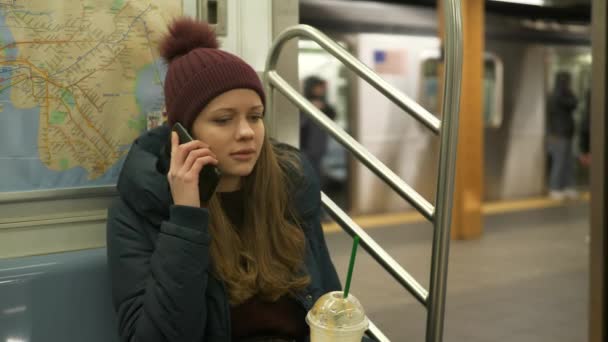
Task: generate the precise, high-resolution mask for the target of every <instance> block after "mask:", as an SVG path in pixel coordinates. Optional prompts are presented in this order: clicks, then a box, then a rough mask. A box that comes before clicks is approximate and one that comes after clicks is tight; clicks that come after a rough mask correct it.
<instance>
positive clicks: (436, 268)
mask: <svg viewBox="0 0 608 342" xmlns="http://www.w3.org/2000/svg"><path fill="white" fill-rule="evenodd" d="M443 15H444V22H445V23H446V37H445V39H444V42H445V71H444V89H443V105H442V109H441V118H442V120H443V122H442V129H441V135H440V139H441V142H440V148H439V177H438V180H437V192H436V199H435V205H436V206H437V208H436V212H435V215H436V216H435V221H434V222H433V225H434V230H433V249H432V257H431V277H430V285H429V306H428V312H427V320H426V324H427V325H426V341H427V342H441V341H442V339H443V323H444V316H445V296H446V289H447V277H448V256H449V253H450V228H451V227H450V224H451V219H452V195H453V193H454V175H455V174H456V152H457V143H458V118H459V113H460V81H461V79H462V12H461V8H460V0H444V4H443Z"/></svg>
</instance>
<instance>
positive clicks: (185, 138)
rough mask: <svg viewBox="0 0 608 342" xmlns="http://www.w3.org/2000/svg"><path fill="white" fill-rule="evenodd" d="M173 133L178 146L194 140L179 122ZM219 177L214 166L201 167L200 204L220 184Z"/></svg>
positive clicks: (205, 200)
mask: <svg viewBox="0 0 608 342" xmlns="http://www.w3.org/2000/svg"><path fill="white" fill-rule="evenodd" d="M173 131H174V132H176V133H177V136H178V138H179V143H180V145H181V144H185V143H187V142H190V141H192V140H194V139H192V137H191V136H190V134H189V133H188V131H187V130H186V129H185V128H184V126H182V125H181V124H180V123H179V122H177V123H175V124H174V125H173ZM221 176H222V174H221V172H220V170H218V168H217V167H215V165H211V164H207V165H205V166H203V169H202V170H201V172H200V173H199V178H198V191H199V196H200V198H201V201H202V202H208V201H209V199H210V198H211V196H212V195H213V193H214V192H215V188H217V185H218V183H219V182H220V177H221Z"/></svg>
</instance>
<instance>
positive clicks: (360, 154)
mask: <svg viewBox="0 0 608 342" xmlns="http://www.w3.org/2000/svg"><path fill="white" fill-rule="evenodd" d="M299 26H300V25H299ZM311 29H312V28H311ZM319 34H322V33H320V32H319ZM328 39H329V38H328ZM266 82H267V83H269V84H270V85H271V86H274V87H276V88H277V90H279V91H280V92H281V93H282V94H283V95H285V96H286V97H287V98H288V99H289V100H291V101H292V102H293V103H294V104H295V105H297V106H298V107H299V108H300V109H301V110H302V111H304V112H305V113H307V114H309V115H310V116H311V117H312V119H313V120H314V121H315V122H316V123H317V124H320V125H321V126H322V127H323V128H325V129H326V130H327V131H328V132H329V133H330V134H331V135H332V136H333V137H334V138H335V139H336V140H338V141H339V142H340V143H342V145H344V147H346V148H347V149H348V150H349V151H351V152H352V153H353V154H354V155H355V157H357V159H359V161H361V162H362V163H363V164H365V166H367V167H368V168H369V169H370V170H371V171H373V172H374V173H375V174H376V175H377V176H378V177H380V178H381V179H382V180H383V181H384V182H385V183H386V184H387V185H388V186H390V187H391V188H392V189H393V190H394V191H395V192H397V194H399V195H400V196H401V198H403V199H405V200H406V201H408V202H409V203H410V204H411V205H413V206H414V207H415V208H416V209H418V211H420V212H421V213H422V214H423V215H424V216H425V217H426V218H427V219H429V220H433V213H434V211H435V208H434V207H433V205H432V204H431V203H429V201H427V200H426V199H425V198H424V197H422V196H421V195H420V194H419V193H418V192H416V190H414V189H412V187H410V186H409V185H408V184H407V183H405V182H404V181H403V180H402V179H401V178H400V177H399V176H397V175H396V174H395V173H394V172H393V171H392V170H391V169H389V168H388V167H387V166H386V165H384V164H383V163H382V162H381V161H380V160H378V158H376V157H374V155H373V154H371V153H370V152H369V151H367V149H366V148H365V147H363V146H362V145H361V144H359V143H358V142H357V141H356V140H355V139H353V138H352V137H351V136H350V135H348V133H346V132H345V131H344V130H343V129H342V128H341V127H340V126H338V125H337V124H336V123H335V122H333V121H332V120H331V119H329V118H328V117H327V116H326V115H325V114H323V113H322V112H321V111H320V110H319V109H318V108H317V107H315V106H314V105H313V104H312V103H310V101H308V100H307V99H305V98H304V97H303V96H302V95H300V93H298V92H297V91H296V90H295V89H293V87H291V85H289V83H287V82H286V81H285V80H284V79H283V78H282V77H281V76H279V75H278V74H277V72H276V71H266ZM272 97H273V95H272V91H269V92H268V94H267V95H266V103H267V107H268V108H272Z"/></svg>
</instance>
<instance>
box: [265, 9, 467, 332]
mask: <svg viewBox="0 0 608 342" xmlns="http://www.w3.org/2000/svg"><path fill="white" fill-rule="evenodd" d="M445 1H446V2H447V3H446V5H445V6H444V16H445V22H446V23H448V25H447V30H446V32H447V37H446V39H445V41H446V44H445V46H446V54H445V56H446V60H447V62H446V68H445V77H444V84H445V88H444V97H443V99H444V102H443V107H442V118H443V123H441V121H439V120H438V119H437V118H435V117H434V116H432V114H430V113H428V112H427V111H426V110H424V108H422V107H421V106H419V105H418V104H417V103H415V102H414V101H412V100H411V99H409V98H408V97H406V96H405V95H404V94H402V93H400V92H399V91H398V90H396V89H395V88H394V87H392V86H391V85H389V84H388V83H386V82H385V81H383V80H382V79H381V78H380V77H379V76H378V75H376V74H375V73H374V72H373V71H371V70H370V69H369V68H367V67H366V66H365V65H363V63H361V62H360V61H358V60H357V59H356V58H355V57H353V56H352V55H350V54H349V53H348V52H347V51H346V50H344V49H343V48H342V47H341V46H339V45H338V44H337V43H335V42H334V41H332V40H331V39H330V38H329V37H327V36H326V35H324V34H323V33H321V32H320V31H318V30H316V29H314V28H313V27H310V26H307V25H297V26H294V27H292V28H289V29H287V30H285V31H284V32H282V33H281V34H280V35H279V37H278V38H277V40H276V41H275V42H274V43H273V46H272V47H271V50H270V54H269V57H268V60H267V62H266V71H265V80H264V81H265V83H266V87H267V89H269V90H270V91H269V92H268V94H267V101H266V102H267V105H268V107H269V108H273V107H272V102H273V97H274V94H273V91H272V89H273V88H276V89H277V90H279V91H280V92H281V93H282V94H283V95H285V96H286V97H287V98H288V99H289V100H290V101H292V102H293V103H294V104H295V105H296V106H298V107H299V108H300V109H301V110H302V111H304V112H305V113H306V114H308V115H309V116H310V117H312V119H313V120H314V121H315V122H316V123H317V124H319V125H321V126H322V127H323V128H324V129H326V130H327V131H328V132H329V133H330V134H331V135H332V136H333V137H334V138H336V140H338V141H339V142H340V143H342V144H343V145H344V146H345V147H346V148H347V149H348V150H350V151H351V152H353V154H354V155H355V156H356V157H357V159H359V160H360V161H361V162H363V163H364V164H365V166H367V167H368V168H369V169H371V170H372V171H373V172H374V173H375V174H376V175H377V176H379V177H380V178H381V179H382V180H383V181H384V182H385V183H387V184H388V185H389V186H390V187H391V188H392V189H393V190H395V191H396V192H397V193H398V194H399V195H400V196H401V197H402V198H404V199H406V200H407V201H408V202H410V203H411V204H412V205H413V206H414V207H415V208H416V209H417V210H418V211H419V212H421V213H422V214H423V215H424V216H425V217H426V218H427V219H429V220H430V221H432V222H433V225H434V232H433V251H432V260H431V277H430V278H431V279H430V290H429V293H428V294H427V293H426V291H425V290H424V288H423V287H422V286H421V285H419V284H418V283H417V282H416V280H415V279H414V278H413V277H411V276H410V275H409V274H408V273H407V272H406V271H405V270H404V269H403V268H402V267H401V266H400V265H399V264H398V263H397V262H396V261H395V260H394V259H392V257H390V255H389V254H388V253H386V251H384V249H382V248H381V247H380V246H379V245H378V244H377V243H376V242H375V241H374V240H373V239H372V238H371V237H369V235H367V234H366V233H365V232H364V231H363V230H362V229H361V228H360V227H359V226H358V225H357V224H356V223H355V222H353V221H352V220H351V219H350V217H348V215H346V214H345V213H344V212H343V211H342V210H341V209H340V208H339V207H338V206H337V205H336V204H335V203H334V202H333V201H331V199H329V198H328V197H327V196H326V195H325V194H322V201H323V205H324V206H325V208H326V209H328V211H329V212H330V214H331V215H332V216H333V217H334V219H336V221H338V223H339V224H340V225H341V226H342V228H343V229H344V230H345V231H347V232H348V233H349V234H351V235H355V234H356V235H358V236H359V237H361V240H362V242H363V243H362V245H363V247H364V248H365V249H366V250H367V251H368V252H369V253H370V254H371V255H372V256H373V257H374V258H375V259H376V261H378V263H380V264H381V265H382V266H383V267H384V269H385V270H387V271H388V272H389V273H390V274H391V275H392V276H393V278H395V279H396V280H397V281H398V282H399V283H400V284H401V285H402V286H404V287H405V288H406V289H407V290H408V291H410V292H411V293H412V294H413V295H414V297H415V298H416V299H417V300H418V301H419V302H421V303H422V304H423V305H426V307H427V309H428V313H427V329H426V341H427V342H440V341H442V338H443V324H444V314H445V293H446V285H447V264H448V255H449V242H450V220H451V210H452V195H453V191H454V175H455V172H456V144H457V141H458V111H459V101H460V79H461V75H462V19H461V18H462V17H461V9H460V0H445ZM296 37H307V38H309V39H312V40H313V41H315V42H317V43H318V44H319V45H320V46H322V47H324V48H325V49H326V50H327V51H328V52H330V53H331V54H332V55H334V56H335V57H336V58H337V59H339V60H340V61H342V62H343V63H344V64H345V65H346V66H348V67H350V68H351V69H352V70H353V71H355V72H356V73H357V74H358V75H359V76H361V77H362V78H364V79H365V80H367V81H368V82H369V83H370V84H372V85H373V86H374V87H375V88H376V89H378V90H379V91H380V92H381V93H383V94H384V95H385V96H386V97H387V98H388V99H389V100H391V101H392V102H394V103H395V104H397V105H398V106H399V107H401V108H402V109H404V110H405V111H407V112H408V113H410V114H411V115H412V116H414V117H415V118H416V119H418V120H419V121H420V122H421V123H423V124H424V125H425V126H426V127H428V128H429V129H430V130H431V131H433V132H434V133H439V134H440V139H441V147H440V152H439V177H438V182H437V195H436V205H437V207H436V208H434V207H433V205H432V204H430V203H429V202H428V201H426V199H424V197H422V196H420V194H418V193H417V192H416V191H415V190H414V189H412V188H411V187H410V186H409V185H407V184H406V183H405V182H404V181H403V180H401V179H400V178H399V177H398V176H397V175H396V174H395V173H393V172H392V171H391V170H390V169H389V168H388V167H386V166H385V165H384V164H383V163H381V162H380V161H379V160H378V159H376V158H375V157H374V156H373V155H372V154H371V153H369V151H367V150H366V149H365V148H364V147H363V146H361V145H360V144H359V143H358V142H357V141H356V140H354V139H353V138H352V137H350V136H349V135H348V134H347V133H346V132H344V130H342V129H341V128H340V127H338V125H336V124H335V123H334V122H333V121H332V120H330V119H329V118H327V117H326V116H325V115H324V114H323V113H321V111H320V110H319V109H317V108H316V107H315V106H314V105H313V104H312V103H310V102H309V101H307V100H306V99H304V97H302V95H300V94H299V93H298V92H297V91H296V90H295V89H293V87H291V85H289V84H288V83H287V82H286V81H285V80H284V79H283V78H282V77H281V76H279V75H278V73H277V72H276V70H275V68H276V64H277V62H278V58H279V54H280V51H281V48H282V47H283V45H284V44H285V43H286V42H287V41H289V40H291V39H293V38H296ZM371 327H372V325H370V333H372V334H373V333H374V331H372V329H371ZM373 329H374V330H377V328H376V327H375V326H373ZM378 331H379V330H378ZM385 340H388V339H387V338H386V337H383V339H382V341H385Z"/></svg>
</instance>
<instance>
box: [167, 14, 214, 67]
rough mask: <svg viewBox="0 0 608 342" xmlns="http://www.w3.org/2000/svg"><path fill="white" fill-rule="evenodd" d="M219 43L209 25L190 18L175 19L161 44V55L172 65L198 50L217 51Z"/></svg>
mask: <svg viewBox="0 0 608 342" xmlns="http://www.w3.org/2000/svg"><path fill="white" fill-rule="evenodd" d="M218 47H219V43H218V41H217V37H216V35H215V32H214V31H213V28H212V27H211V26H209V24H207V23H204V22H201V21H196V20H194V19H191V18H188V17H181V18H178V19H175V20H174V21H173V22H172V23H171V24H170V25H169V30H168V32H167V34H166V35H165V36H164V38H163V40H162V41H161V43H160V49H159V50H160V55H161V56H162V57H163V59H164V60H165V61H166V62H167V63H170V62H171V61H173V60H174V59H175V58H176V57H180V56H183V55H185V54H187V53H188V52H190V51H192V50H194V49H196V48H207V49H217V48H218Z"/></svg>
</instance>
